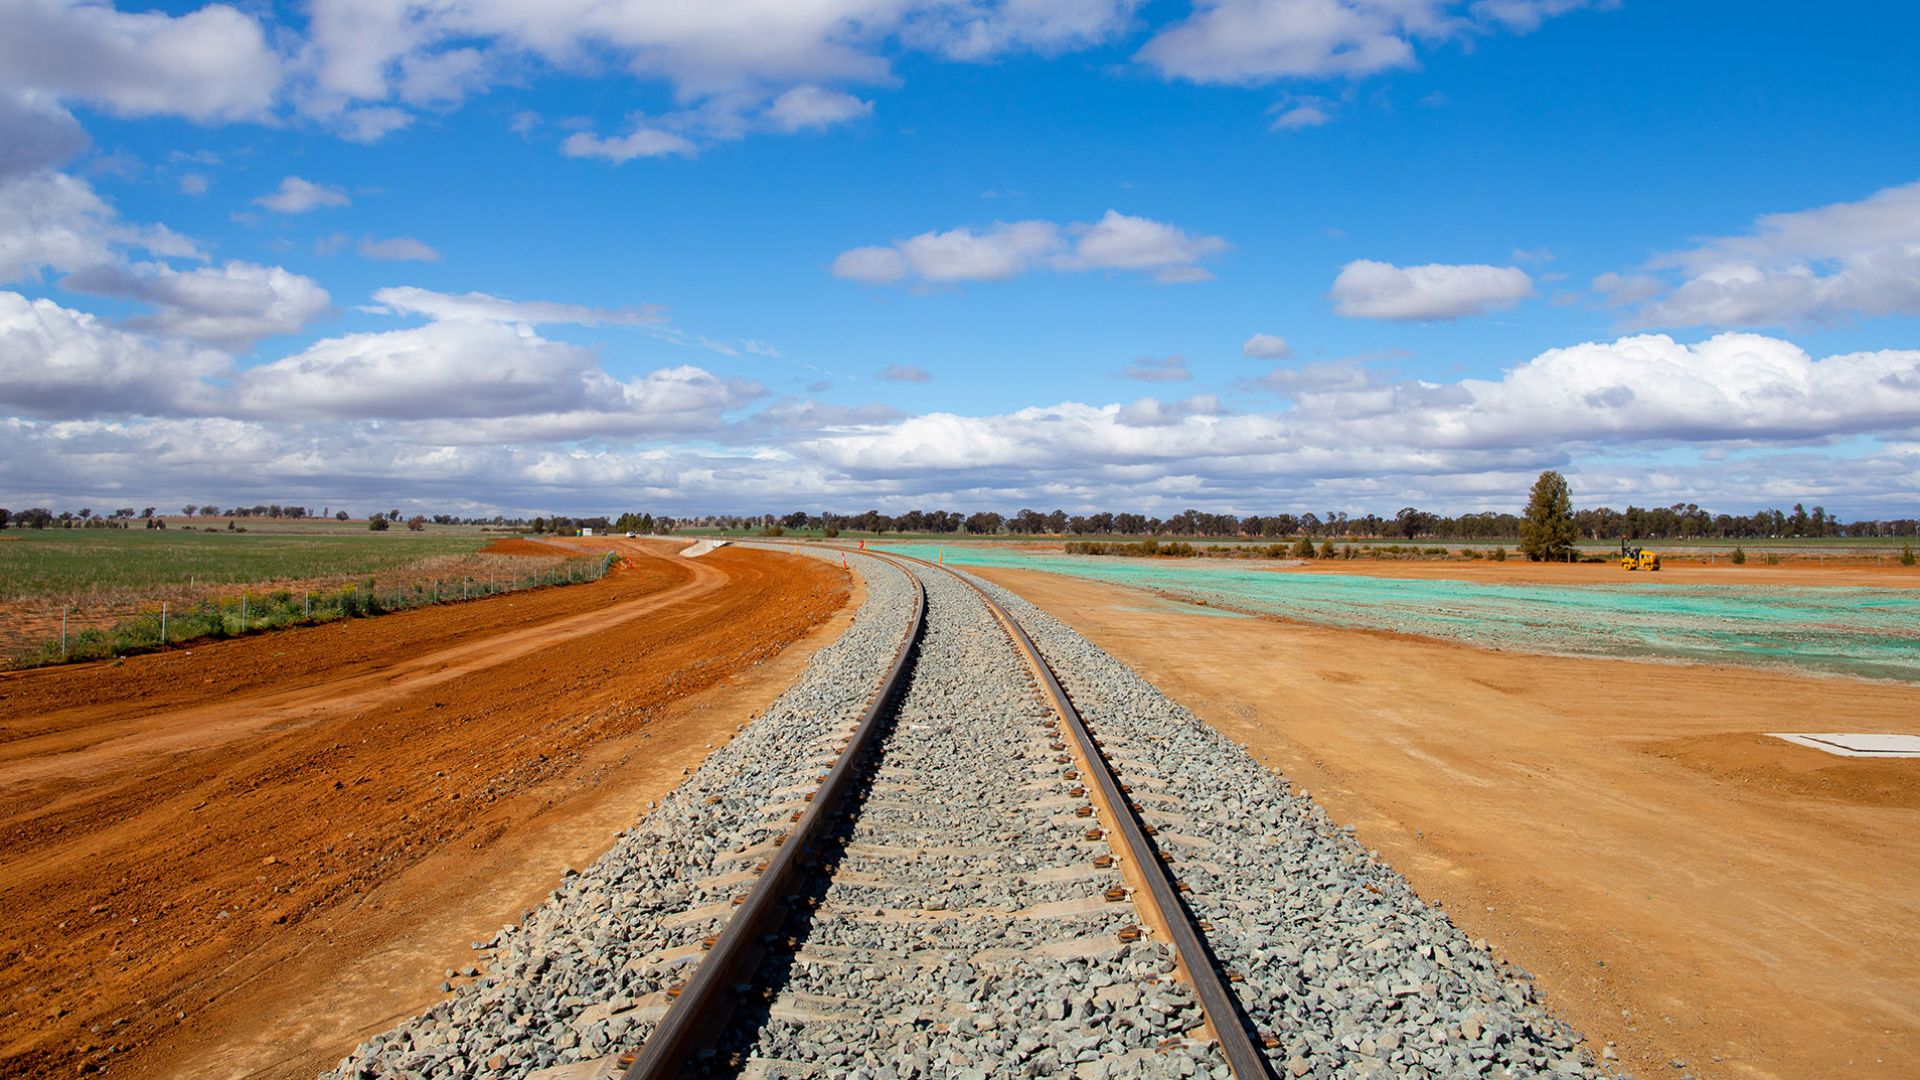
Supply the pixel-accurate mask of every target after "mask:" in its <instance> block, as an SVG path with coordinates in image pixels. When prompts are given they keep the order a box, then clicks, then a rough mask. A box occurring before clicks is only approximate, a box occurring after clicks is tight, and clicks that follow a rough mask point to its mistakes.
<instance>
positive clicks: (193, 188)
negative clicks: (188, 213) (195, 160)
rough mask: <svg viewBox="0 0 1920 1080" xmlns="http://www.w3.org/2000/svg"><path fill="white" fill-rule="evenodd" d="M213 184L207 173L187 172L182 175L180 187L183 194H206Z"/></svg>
mask: <svg viewBox="0 0 1920 1080" xmlns="http://www.w3.org/2000/svg"><path fill="white" fill-rule="evenodd" d="M212 186H213V181H211V180H209V179H207V175H206V174H205V173H187V174H185V175H184V176H182V177H180V184H179V188H180V194H182V195H195V196H198V195H205V194H206V193H207V189H208V188H210V187H212Z"/></svg>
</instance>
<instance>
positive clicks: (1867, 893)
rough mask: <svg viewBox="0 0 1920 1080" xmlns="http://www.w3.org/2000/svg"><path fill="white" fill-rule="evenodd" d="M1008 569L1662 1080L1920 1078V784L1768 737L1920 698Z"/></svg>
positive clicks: (1889, 711) (1586, 1028)
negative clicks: (1420, 633)
mask: <svg viewBox="0 0 1920 1080" xmlns="http://www.w3.org/2000/svg"><path fill="white" fill-rule="evenodd" d="M981 576H982V577H985V578H988V579H990V580H993V581H996V582H999V583H1001V584H1004V585H1006V586H1008V587H1010V588H1012V589H1013V590H1015V591H1016V592H1017V593H1018V594H1019V595H1021V596H1023V597H1026V598H1028V599H1030V600H1033V601H1034V602H1036V603H1037V604H1039V605H1040V606H1041V607H1042V608H1044V609H1045V610H1046V611H1048V612H1049V613H1051V614H1052V615H1054V616H1056V617H1058V618H1060V619H1061V620H1063V621H1065V622H1066V623H1067V624H1069V625H1071V626H1072V627H1074V628H1075V629H1076V630H1078V631H1079V632H1080V633H1082V634H1084V635H1085V636H1087V637H1088V638H1089V639H1090V640H1092V641H1093V642H1094V643H1095V644H1097V645H1099V646H1100V647H1101V648H1102V649H1104V650H1105V651H1107V652H1108V653H1110V654H1112V655H1113V656H1114V657H1116V658H1118V659H1120V660H1122V661H1124V662H1126V663H1127V664H1128V665H1129V666H1130V667H1131V668H1132V669H1133V670H1134V671H1136V672H1138V673H1140V674H1141V675H1143V676H1145V677H1146V678H1148V679H1150V680H1151V681H1152V682H1153V684H1154V685H1155V686H1157V687H1160V688H1161V689H1163V690H1164V691H1165V692H1166V693H1167V694H1168V695H1169V696H1170V697H1172V698H1173V699H1175V700H1176V701H1178V702H1179V703H1180V704H1182V705H1184V706H1186V707H1188V708H1190V709H1191V710H1192V711H1193V712H1194V713H1195V714H1196V715H1198V716H1199V717H1200V718H1201V719H1203V720H1204V721H1205V722H1206V723H1207V724H1208V725H1210V726H1211V727H1212V728H1214V729H1215V730H1217V731H1219V732H1221V733H1222V734H1223V735H1225V736H1227V737H1229V738H1230V739H1232V740H1234V741H1237V742H1239V743H1242V744H1244V745H1245V746H1246V747H1247V748H1248V750H1249V752H1250V753H1251V754H1252V755H1253V756H1254V757H1255V758H1256V759H1257V760H1258V761H1259V762H1261V763H1262V764H1263V765H1265V766H1267V767H1268V768H1269V769H1272V770H1275V771H1277V772H1279V773H1282V774H1284V775H1286V776H1288V777H1289V778H1291V779H1292V780H1293V781H1294V783H1295V784H1297V785H1298V786H1299V787H1301V788H1303V789H1307V790H1310V791H1311V793H1312V796H1313V798H1314V800H1315V801H1316V802H1318V803H1319V804H1321V805H1322V806H1324V807H1326V809H1327V811H1328V813H1329V815H1330V816H1331V817H1332V818H1333V820H1335V821H1337V822H1339V823H1341V824H1344V825H1351V826H1354V827H1355V828H1356V830H1357V831H1356V834H1355V835H1356V837H1357V839H1358V840H1359V841H1360V842H1361V843H1362V844H1364V845H1365V846H1367V847H1368V848H1371V849H1375V850H1378V851H1379V852H1380V853H1381V855H1382V857H1383V858H1384V860H1385V861H1386V862H1387V863H1389V864H1390V865H1392V866H1393V867H1394V868H1395V869H1397V870H1398V871H1399V872H1401V873H1402V874H1404V875H1405V876H1406V877H1407V879H1408V880H1409V881H1410V882H1411V884H1412V886H1413V887H1414V889H1415V890H1416V891H1417V892H1418V894H1419V895H1420V896H1421V897H1424V898H1426V899H1427V900H1429V901H1435V902H1439V903H1442V904H1444V905H1445V908H1446V910H1447V912H1448V913H1449V914H1450V916H1451V917H1452V919H1453V920H1454V921H1455V922H1456V923H1457V924H1458V925H1459V926H1460V927H1461V928H1462V929H1464V930H1465V931H1466V932H1467V933H1468V934H1469V935H1470V936H1472V937H1476V938H1485V939H1487V940H1488V941H1489V942H1491V943H1492V944H1493V946H1494V947H1495V955H1497V956H1499V957H1502V958H1504V959H1508V960H1512V961H1513V962H1515V963H1517V964H1518V965H1520V966H1521V967H1524V968H1526V969H1528V970H1530V971H1532V972H1533V973H1534V974H1535V976H1536V978H1537V982H1538V985H1539V987H1540V988H1541V990H1542V991H1543V994H1544V997H1545V999H1546V1001H1547V1003H1548V1004H1549V1006H1550V1007H1551V1008H1552V1009H1553V1011H1554V1012H1555V1013H1556V1014H1557V1015H1560V1016H1563V1017H1565V1018H1566V1019H1567V1020H1568V1021H1570V1022H1571V1023H1573V1024H1574V1025H1575V1026H1576V1027H1578V1028H1579V1029H1580V1030H1581V1031H1583V1032H1584V1033H1585V1034H1586V1035H1587V1037H1588V1039H1589V1041H1590V1045H1592V1046H1593V1047H1594V1048H1596V1049H1603V1048H1604V1047H1605V1046H1606V1044H1607V1043H1608V1042H1613V1043H1614V1044H1615V1048H1616V1052H1618V1053H1619V1054H1620V1060H1621V1062H1622V1063H1623V1064H1625V1065H1626V1066H1628V1067H1629V1068H1631V1069H1632V1070H1633V1071H1634V1072H1635V1073H1636V1074H1638V1075H1642V1076H1655V1075H1672V1076H1678V1075H1680V1073H1681V1072H1682V1071H1686V1072H1691V1073H1692V1074H1693V1075H1697V1076H1703V1077H1779V1078H1787V1077H1803V1076H1818V1075H1835V1074H1840V1073H1843V1074H1845V1075H1849V1076H1864V1077H1887V1078H1892V1077H1897V1076H1905V1075H1908V1074H1910V1071H1911V1063H1912V1062H1913V1061H1914V1060H1916V1059H1920V1004H1917V1003H1920V931H1917V930H1916V928H1920V893H1916V891H1915V890H1914V889H1913V887H1912V882H1914V881H1916V880H1920V839H1916V838H1920V768H1915V765H1916V763H1914V762H1905V761H1891V762H1888V761H1868V760H1858V759H1855V760H1849V759H1841V758H1835V757H1831V756H1829V755H1824V754H1821V753H1819V752H1818V751H1812V750H1805V749H1802V748H1798V747H1793V746H1789V745H1787V744H1784V743H1779V742H1778V741H1777V740H1768V739H1765V738H1764V737H1762V736H1761V735H1760V733H1762V732H1765V731H1774V730H1822V731H1824V730H1843V729H1845V730H1874V731H1880V730H1886V731H1893V730H1906V731H1913V730H1915V729H1914V727H1913V726H1912V725H1913V717H1914V716H1915V715H1917V714H1920V691H1917V690H1916V689H1915V688H1912V687H1906V686H1898V685H1888V684H1880V683H1870V682H1865V681H1860V680H1850V679H1843V678H1809V677H1795V676H1789V675H1781V674H1776V673H1769V672H1759V671H1753V670H1747V669H1738V668H1724V667H1710V666H1691V667H1682V666H1676V665H1666V664H1639V663H1631V662H1623V661H1597V660H1575V659H1565V658H1555V657H1539V656H1525V655H1516V654H1506V653H1494V652H1488V651H1484V650H1478V649H1473V648H1469V647H1465V646H1460V645H1453V644H1446V643H1439V642H1432V641H1421V640H1414V639H1408V638H1404V637H1395V636H1392V635H1386V634H1376V633H1369V632H1365V631H1346V630H1333V629H1327V628H1322V627H1315V626H1306V625H1301V624H1295V623H1285V622H1281V621H1277V620H1271V619H1253V618H1231V617H1222V616H1221V615H1220V614H1219V613H1218V612H1214V611H1209V610H1207V609H1199V608H1193V607H1190V606H1188V605H1183V604H1177V603H1172V602H1169V601H1166V600H1163V599H1161V598H1159V597H1155V596H1152V595H1150V594H1147V593H1144V592H1140V591H1137V590H1131V589H1126V588H1123V587H1119V586H1112V585H1106V584H1103V583H1098V582H1090V581H1084V580H1076V579H1069V578H1064V577H1060V576H1056V575H1050V574H1044V573H1038V572H1033V571H1019V570H999V569H994V570H987V571H983V572H981ZM1716 1058H1717V1059H1718V1060H1716ZM1675 1060H1679V1061H1684V1062H1686V1063H1687V1064H1686V1068H1685V1070H1676V1069H1674V1068H1672V1066H1671V1062H1673V1061H1675Z"/></svg>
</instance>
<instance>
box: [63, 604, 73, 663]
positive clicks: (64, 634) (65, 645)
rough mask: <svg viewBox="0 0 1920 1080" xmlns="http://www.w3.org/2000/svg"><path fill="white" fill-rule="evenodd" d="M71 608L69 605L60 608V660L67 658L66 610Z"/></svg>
mask: <svg viewBox="0 0 1920 1080" xmlns="http://www.w3.org/2000/svg"><path fill="white" fill-rule="evenodd" d="M72 610H73V608H72V607H70V606H69V607H63V608H61V609H60V659H62V660H65V659H66V658H67V612H69V611H72Z"/></svg>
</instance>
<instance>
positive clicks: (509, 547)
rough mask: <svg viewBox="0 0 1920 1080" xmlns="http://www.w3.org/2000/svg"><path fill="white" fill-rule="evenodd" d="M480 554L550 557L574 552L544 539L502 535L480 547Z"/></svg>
mask: <svg viewBox="0 0 1920 1080" xmlns="http://www.w3.org/2000/svg"><path fill="white" fill-rule="evenodd" d="M479 553H480V554H482V555H530V556H534V557H537V558H547V559H551V558H553V557H555V556H566V555H573V554H576V552H574V551H572V550H569V549H567V548H564V547H561V546H559V545H557V544H549V543H547V542H546V541H544V540H528V539H526V538H524V537H519V536H503V537H501V538H500V539H498V540H495V541H493V542H492V543H490V544H488V545H487V546H486V547H483V548H481V549H480V552H479Z"/></svg>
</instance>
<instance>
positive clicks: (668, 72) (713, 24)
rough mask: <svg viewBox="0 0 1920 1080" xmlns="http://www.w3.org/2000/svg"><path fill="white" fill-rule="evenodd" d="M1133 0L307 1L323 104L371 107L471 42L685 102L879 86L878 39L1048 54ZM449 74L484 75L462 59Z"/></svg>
mask: <svg viewBox="0 0 1920 1080" xmlns="http://www.w3.org/2000/svg"><path fill="white" fill-rule="evenodd" d="M1136 5H1137V0H818V2H809V3H765V4H696V5H661V4H622V5H584V6H583V5H575V6H572V7H562V8H554V7H552V6H551V5H548V6H541V5H535V4H530V3H529V2H528V0H476V2H473V3H466V4H461V5H440V6H427V7H423V6H421V5H418V4H414V3H409V2H408V0H318V2H317V3H316V4H315V5H314V10H313V18H312V21H311V36H312V39H313V44H314V52H315V54H316V57H317V65H316V72H315V78H316V82H317V90H318V92H319V93H321V94H323V95H331V96H333V97H336V98H343V99H348V100H366V101H371V100H381V99H385V98H387V97H390V96H392V95H393V94H394V93H396V92H397V91H400V90H404V88H405V84H406V80H407V77H408V75H409V68H410V66H411V67H412V68H418V67H419V66H420V65H422V64H423V63H425V62H427V61H428V60H431V59H435V58H438V57H441V56H444V55H446V54H448V53H450V52H455V51H459V50H471V49H472V48H473V45H474V42H476V41H481V42H486V43H488V44H489V46H490V47H491V48H493V49H497V50H502V51H507V52H513V53H520V54H525V55H530V56H535V57H539V58H541V59H544V60H546V61H548V62H551V63H553V64H556V65H561V66H569V65H574V64H577V62H578V60H579V58H580V57H581V56H584V55H589V54H591V53H594V52H602V51H604V52H610V53H612V54H613V55H614V56H616V57H618V58H619V59H620V60H621V61H623V62H624V64H625V66H626V68H627V70H628V71H630V72H631V73H632V74H633V75H635V76H636V77H638V78H643V79H657V80H664V81H666V82H668V83H669V84H671V85H672V87H673V88H674V91H675V94H676V97H678V98H679V99H681V100H685V101H691V100H696V99H702V98H708V97H713V96H716V95H723V94H728V93H737V92H739V91H741V90H742V89H753V88H766V87H773V88H792V87H796V86H804V85H815V86H820V85H828V84H832V83H847V82H869V83H871V82H880V81H883V80H885V79H886V78H887V77H888V74H889V72H888V63H887V60H886V59H885V57H884V56H883V55H882V53H881V49H882V48H883V47H884V46H885V45H886V44H887V43H889V42H891V41H900V42H904V43H906V44H907V45H908V46H909V47H913V48H919V49H925V50H929V51H933V52H936V53H939V54H941V55H945V56H949V57H954V58H959V59H970V60H978V59H986V58H988V57H991V56H995V55H1002V54H1005V53H1008V52H1011V51H1015V50H1023V49H1034V50H1041V51H1051V50H1057V49H1062V48H1075V47H1081V46H1084V45H1089V44H1093V43H1095V42H1098V41H1100V40H1104V39H1105V38H1106V37H1107V36H1109V35H1111V34H1112V33H1114V32H1116V31H1118V30H1119V29H1120V28H1121V27H1123V26H1124V25H1126V22H1127V20H1128V18H1129V17H1130V16H1131V14H1132V11H1133V9H1134V7H1135V6H1136ZM459 66H460V68H461V69H462V73H463V74H464V73H465V70H466V69H468V68H478V67H483V66H484V65H483V64H481V62H480V61H478V60H462V61H461V62H460V64H459Z"/></svg>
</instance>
